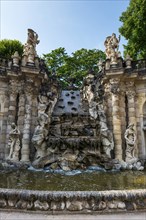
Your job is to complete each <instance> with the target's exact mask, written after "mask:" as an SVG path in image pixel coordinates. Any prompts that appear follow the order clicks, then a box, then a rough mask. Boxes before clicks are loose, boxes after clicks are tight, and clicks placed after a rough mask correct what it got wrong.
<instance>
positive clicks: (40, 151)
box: [32, 113, 48, 159]
mask: <svg viewBox="0 0 146 220" xmlns="http://www.w3.org/2000/svg"><path fill="white" fill-rule="evenodd" d="M47 124H48V116H47V114H46V113H42V114H40V115H39V118H38V125H37V127H36V128H35V131H34V134H33V137H32V143H33V145H34V147H35V148H36V150H37V152H36V159H38V158H41V157H43V156H45V154H46V140H47V135H48V129H47V128H46V125H47Z"/></svg>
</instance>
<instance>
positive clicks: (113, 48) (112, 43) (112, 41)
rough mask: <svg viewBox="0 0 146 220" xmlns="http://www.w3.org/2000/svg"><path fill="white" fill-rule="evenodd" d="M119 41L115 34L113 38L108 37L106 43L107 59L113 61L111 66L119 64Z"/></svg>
mask: <svg viewBox="0 0 146 220" xmlns="http://www.w3.org/2000/svg"><path fill="white" fill-rule="evenodd" d="M119 42H120V36H119V39H117V37H116V34H115V33H113V34H112V36H108V37H107V38H106V40H105V42H104V45H105V47H106V49H105V54H106V58H107V59H110V60H111V64H117V58H118V57H119V52H118V49H119Z"/></svg>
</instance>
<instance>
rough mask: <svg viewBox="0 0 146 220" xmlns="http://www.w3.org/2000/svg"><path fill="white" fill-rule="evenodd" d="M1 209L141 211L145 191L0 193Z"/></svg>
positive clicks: (82, 211)
mask: <svg viewBox="0 0 146 220" xmlns="http://www.w3.org/2000/svg"><path fill="white" fill-rule="evenodd" d="M0 209H11V210H12V209H13V210H23V211H27V210H29V211H31V210H32V211H34V210H35V211H46V212H48V213H49V212H50V213H52V212H53V213H62V212H63V213H94V212H95V213H103V212H109V213H110V212H121V211H122V212H127V211H144V210H146V190H142V189H140V190H123V191H122V190H117V191H116V190H111V191H97V192H95V191H91V192H84V191H83V192H81V191H79V192H71V191H70V192H59V191H58V192H48V191H32V190H15V189H0Z"/></svg>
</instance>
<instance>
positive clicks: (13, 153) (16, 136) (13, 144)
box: [7, 123, 20, 161]
mask: <svg viewBox="0 0 146 220" xmlns="http://www.w3.org/2000/svg"><path fill="white" fill-rule="evenodd" d="M8 147H9V148H10V152H9V156H8V158H7V159H9V160H13V161H19V152H20V131H19V129H18V128H17V126H16V124H15V123H12V124H11V131H10V133H9V141H8Z"/></svg>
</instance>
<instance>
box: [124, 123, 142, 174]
mask: <svg viewBox="0 0 146 220" xmlns="http://www.w3.org/2000/svg"><path fill="white" fill-rule="evenodd" d="M125 139H126V152H125V154H126V158H125V161H126V163H127V167H128V168H129V169H135V170H143V169H144V167H143V166H142V165H141V162H140V161H139V160H138V158H136V157H135V148H136V134H135V130H134V124H133V123H130V124H129V125H128V127H127V129H126V132H125Z"/></svg>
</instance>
